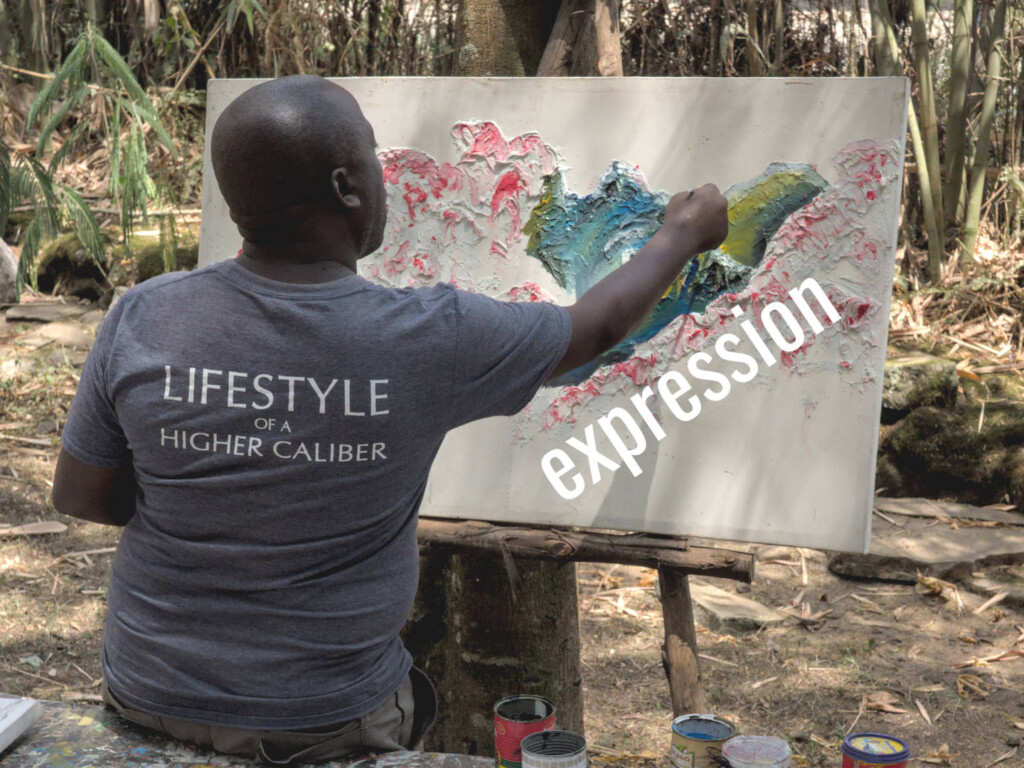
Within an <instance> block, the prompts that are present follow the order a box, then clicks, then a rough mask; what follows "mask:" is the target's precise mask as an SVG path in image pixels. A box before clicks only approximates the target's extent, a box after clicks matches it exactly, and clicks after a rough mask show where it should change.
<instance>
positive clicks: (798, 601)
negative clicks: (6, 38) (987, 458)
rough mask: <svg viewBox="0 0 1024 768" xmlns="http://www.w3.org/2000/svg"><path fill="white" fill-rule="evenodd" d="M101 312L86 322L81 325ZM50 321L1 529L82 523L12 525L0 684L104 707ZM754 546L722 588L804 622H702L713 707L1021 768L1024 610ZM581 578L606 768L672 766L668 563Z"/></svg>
mask: <svg viewBox="0 0 1024 768" xmlns="http://www.w3.org/2000/svg"><path fill="white" fill-rule="evenodd" d="M95 320H96V315H86V316H85V322H84V327H85V328H86V329H88V328H89V327H90V325H91V323H92V322H94V321H95ZM76 322H79V323H81V321H76ZM38 331H39V326H38V325H36V324H32V323H24V324H15V323H6V322H3V321H2V320H0V528H2V527H3V526H5V525H20V524H23V523H29V522H36V521H58V520H59V521H60V522H63V523H65V524H66V525H67V526H68V528H67V531H66V532H64V533H59V534H50V535H35V536H27V537H5V536H4V535H3V534H2V532H0V691H4V692H6V693H13V694H19V695H27V696H33V697H37V698H43V699H54V700H66V701H86V702H96V701H99V683H100V680H99V678H100V664H99V652H100V643H101V639H102V632H103V620H104V615H105V612H106V602H105V592H106V584H107V580H108V576H109V573H108V571H109V568H110V562H111V555H112V548H113V547H114V546H115V545H116V543H117V536H118V530H117V529H113V528H107V527H104V526H99V525H94V524H91V523H85V522H80V521H77V520H72V519H68V518H62V516H60V515H58V514H57V512H56V511H54V510H53V508H52V507H51V506H50V505H49V502H48V497H49V490H50V479H51V477H52V474H53V467H54V461H55V458H56V455H57V444H58V437H57V432H56V429H55V428H56V425H59V424H62V423H63V421H64V418H65V416H66V413H67V408H68V405H69V404H70V401H71V396H72V395H73V393H74V388H75V386H76V384H77V381H78V372H79V369H80V365H81V360H82V357H83V350H82V349H80V348H78V349H76V348H75V347H74V346H73V345H62V343H61V341H60V340H59V339H58V340H53V341H48V342H47V341H45V339H41V338H40V335H39V333H38ZM54 335H57V334H54ZM73 337H74V334H71V335H70V336H69V338H72V339H73ZM41 341H42V342H44V343H40V342H41ZM78 343H79V347H81V346H82V345H81V343H80V342H78ZM719 544H720V545H721V544H722V543H721V542H719ZM735 546H736V547H744V548H745V547H746V546H747V545H735ZM754 549H755V551H758V553H759V556H760V557H761V559H762V562H761V563H759V565H758V569H757V576H756V579H755V583H754V584H753V585H752V586H747V585H741V584H736V583H733V582H724V581H716V580H709V581H712V582H713V583H715V585H716V586H719V587H721V588H723V589H726V590H730V591H737V592H740V593H743V594H744V595H745V596H746V597H750V598H753V599H755V600H757V601H759V602H760V603H762V604H763V605H765V606H768V607H770V608H775V609H781V610H783V611H784V612H788V613H789V614H791V615H790V616H789V617H788V618H786V620H785V621H784V622H783V623H782V624H781V625H778V626H775V627H772V628H766V629H761V630H758V631H748V632H734V633H733V634H727V633H724V632H714V631H710V630H709V629H707V628H706V627H700V626H699V627H698V632H699V635H698V643H699V650H700V655H701V665H702V672H703V677H704V684H705V688H706V691H707V695H708V703H709V709H711V711H713V712H714V713H715V714H718V715H720V716H723V717H726V718H728V719H730V720H732V721H733V722H734V723H736V724H737V726H738V728H739V730H740V731H741V732H743V733H762V734H774V735H777V736H781V737H783V738H785V739H787V740H788V741H789V743H790V745H791V746H792V748H793V752H794V754H795V756H796V757H795V760H794V765H797V766H838V765H839V763H840V752H839V747H840V743H841V741H842V738H843V736H844V735H845V734H846V733H848V732H851V731H852V730H853V729H856V730H857V731H877V732H884V733H891V734H895V735H898V736H900V737H902V738H904V739H905V740H907V741H909V742H910V744H911V747H912V751H913V754H914V755H915V763H917V762H922V763H924V764H926V765H927V764H935V765H951V766H963V767H964V768H990V766H994V765H997V764H999V765H1003V766H1021V765H1024V750H1021V749H1020V748H1019V747H1018V746H1017V745H1018V744H1019V743H1020V738H1021V737H1022V736H1024V658H1022V657H1024V612H1022V611H1021V610H1020V608H1017V607H1012V606H1007V605H1006V604H1005V603H1000V604H996V605H991V606H989V607H987V608H985V610H983V611H981V612H980V613H975V609H976V608H978V607H981V606H983V604H984V603H985V602H986V600H987V599H988V596H987V595H978V594H972V593H971V592H970V591H969V590H968V588H967V587H966V586H965V585H959V588H958V595H959V598H960V601H961V602H962V606H961V607H959V609H958V605H957V602H958V601H957V600H956V596H955V595H953V594H952V593H950V591H949V590H947V591H946V594H945V596H941V595H939V596H936V595H928V594H925V593H924V592H922V591H921V590H920V589H919V588H916V587H915V586H914V585H905V584H891V583H883V582H871V581H849V580H844V579H841V578H839V577H837V576H835V575H833V574H832V573H830V572H829V571H828V569H827V567H826V562H827V557H826V553H824V552H819V551H814V550H797V549H787V548H780V547H763V546H759V547H754ZM988 575H990V576H993V577H998V576H999V574H998V573H995V572H991V573H989V574H988ZM579 583H580V626H581V632H582V639H583V646H584V648H583V659H582V662H583V680H584V689H585V698H586V723H587V725H586V731H587V732H586V737H587V741H588V743H589V744H590V745H591V747H592V755H593V763H594V764H595V765H600V764H610V765H614V764H631V765H639V764H648V765H662V764H664V765H667V764H668V763H667V761H665V760H664V759H663V758H662V757H661V756H662V755H664V753H665V751H666V749H667V747H668V744H669V739H670V724H671V720H672V712H671V706H670V703H669V695H668V686H667V684H666V682H665V677H664V673H663V672H662V668H661V655H660V646H661V642H662V622H661V611H660V604H659V602H658V598H657V595H656V592H655V584H656V578H655V577H654V573H653V572H652V571H648V570H645V569H641V568H632V567H623V566H618V567H616V566H591V565H588V566H582V567H581V568H580V571H579ZM699 623H700V622H698V624H699ZM999 656H1002V658H1001V659H998V660H997V659H996V658H995V657H999Z"/></svg>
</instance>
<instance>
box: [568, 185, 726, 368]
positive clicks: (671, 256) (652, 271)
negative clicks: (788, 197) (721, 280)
mask: <svg viewBox="0 0 1024 768" xmlns="http://www.w3.org/2000/svg"><path fill="white" fill-rule="evenodd" d="M728 230H729V219H728V212H727V204H726V200H725V198H724V197H723V196H722V195H721V194H720V193H719V191H718V188H717V187H715V186H714V185H713V184H706V185H704V186H703V187H700V188H698V189H695V190H693V191H691V192H682V193H680V194H678V195H675V196H674V197H673V198H672V199H671V200H669V203H668V206H667V207H666V208H665V222H664V224H663V225H662V227H661V229H659V230H658V231H657V232H656V233H655V234H654V237H652V238H651V239H650V240H649V241H648V242H647V244H646V245H645V246H644V247H643V248H642V249H640V251H639V252H638V253H637V254H636V255H635V256H634V257H633V258H632V259H630V260H629V261H628V262H626V263H625V264H623V265H622V266H621V267H619V268H618V269H616V270H615V271H614V272H612V273H611V274H610V275H608V276H607V277H605V278H604V279H603V280H601V281H600V282H599V283H598V284H597V285H595V286H594V287H593V288H591V289H590V290H589V291H587V292H586V293H585V294H583V296H581V297H580V299H579V300H578V301H577V302H576V303H575V304H573V305H572V306H571V307H567V309H568V312H569V317H570V318H571V319H572V336H571V338H570V340H569V347H568V349H566V352H565V355H564V356H563V357H562V360H561V362H559V364H558V365H557V366H556V367H555V369H554V371H553V372H552V373H551V377H550V378H555V377H557V376H560V375H562V374H563V373H566V372H568V371H571V370H573V369H575V368H578V367H579V366H581V365H583V364H584V363H586V362H588V361H590V360H592V359H593V358H595V357H597V356H598V355H600V354H601V353H602V352H605V351H606V350H608V349H611V348H612V347H614V346H615V345H616V344H618V343H619V342H620V341H622V340H623V339H624V338H626V336H627V335H629V333H630V331H632V330H633V329H634V328H636V327H637V326H638V325H639V324H640V323H641V322H642V321H643V319H644V318H645V317H647V315H649V314H650V312H651V310H653V309H654V306H655V305H656V304H657V303H658V301H659V300H660V299H661V297H662V296H663V295H664V293H665V291H666V290H667V289H668V287H669V286H670V285H671V284H672V281H673V280H675V279H676V278H677V277H678V276H679V273H680V272H681V271H682V269H683V267H684V266H686V264H687V263H688V262H689V261H690V259H692V258H693V257H694V256H696V255H697V254H698V253H702V252H704V251H708V250H711V249H712V248H714V247H716V246H718V245H719V244H720V243H721V242H722V241H723V240H724V239H725V236H726V234H728Z"/></svg>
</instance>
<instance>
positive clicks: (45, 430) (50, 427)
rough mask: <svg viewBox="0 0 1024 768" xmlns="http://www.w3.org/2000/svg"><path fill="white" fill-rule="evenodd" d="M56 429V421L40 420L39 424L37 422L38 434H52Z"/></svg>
mask: <svg viewBox="0 0 1024 768" xmlns="http://www.w3.org/2000/svg"><path fill="white" fill-rule="evenodd" d="M56 431H57V422H56V421H40V422H39V423H38V424H36V434H37V435H52V434H53V433H54V432H56Z"/></svg>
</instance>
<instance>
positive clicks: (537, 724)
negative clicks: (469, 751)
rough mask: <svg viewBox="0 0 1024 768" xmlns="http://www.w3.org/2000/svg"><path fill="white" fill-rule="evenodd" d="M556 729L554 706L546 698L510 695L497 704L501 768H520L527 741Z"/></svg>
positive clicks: (496, 741)
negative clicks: (531, 735) (532, 736)
mask: <svg viewBox="0 0 1024 768" xmlns="http://www.w3.org/2000/svg"><path fill="white" fill-rule="evenodd" d="M554 728H555V705H554V704H552V703H551V701H549V700H548V699H545V698H544V697H543V696H529V695H517V696H507V697H505V698H504V699H502V700H501V701H499V702H498V703H497V704H495V705H494V753H495V755H496V756H497V765H498V768H521V765H522V761H523V753H522V750H521V749H520V744H521V742H522V740H523V739H524V738H526V737H527V736H529V735H530V734H531V733H537V732H538V731H551V730H554Z"/></svg>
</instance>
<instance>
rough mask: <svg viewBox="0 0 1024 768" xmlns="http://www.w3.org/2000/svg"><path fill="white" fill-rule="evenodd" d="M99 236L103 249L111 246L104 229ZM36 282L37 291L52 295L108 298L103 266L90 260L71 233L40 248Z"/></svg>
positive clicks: (94, 298) (104, 299)
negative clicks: (41, 250)
mask: <svg viewBox="0 0 1024 768" xmlns="http://www.w3.org/2000/svg"><path fill="white" fill-rule="evenodd" d="M100 236H101V238H102V241H103V244H104V246H109V245H110V244H112V243H113V241H114V237H115V235H114V233H113V232H112V231H110V230H107V229H104V230H100ZM36 281H37V283H38V286H39V290H40V291H42V292H43V293H52V294H53V295H55V296H77V297H79V298H83V299H89V300H90V301H100V302H106V301H107V300H108V299H109V297H110V291H111V288H110V284H109V282H108V281H107V277H106V264H105V263H103V264H97V263H96V262H95V261H93V260H92V258H91V257H90V256H89V255H88V254H87V253H86V252H85V249H84V248H83V247H82V243H81V241H80V240H79V239H78V235H76V234H74V233H73V232H69V233H68V234H65V235H61V236H60V237H58V238H57V239H56V240H54V241H53V242H52V243H49V244H48V245H47V246H46V247H45V248H44V249H43V252H42V255H41V256H40V258H39V266H38V267H37V269H36Z"/></svg>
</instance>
